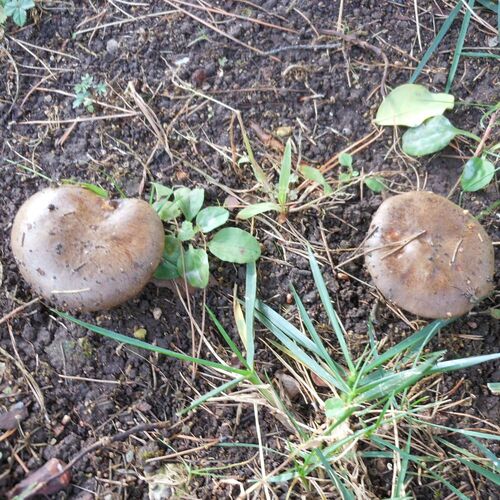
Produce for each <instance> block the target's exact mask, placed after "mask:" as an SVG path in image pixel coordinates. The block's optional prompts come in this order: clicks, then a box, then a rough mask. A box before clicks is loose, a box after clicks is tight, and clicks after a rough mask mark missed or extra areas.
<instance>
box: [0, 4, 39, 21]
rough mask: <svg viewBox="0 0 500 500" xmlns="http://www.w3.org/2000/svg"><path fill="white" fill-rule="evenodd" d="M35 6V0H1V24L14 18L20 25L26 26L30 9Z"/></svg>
mask: <svg viewBox="0 0 500 500" xmlns="http://www.w3.org/2000/svg"><path fill="white" fill-rule="evenodd" d="M34 6H35V2H34V1H33V0H0V24H3V23H5V21H6V20H7V18H9V17H10V18H12V20H13V21H14V23H15V24H17V25H18V26H24V25H25V24H26V20H27V18H28V10H29V9H32V8H33V7H34Z"/></svg>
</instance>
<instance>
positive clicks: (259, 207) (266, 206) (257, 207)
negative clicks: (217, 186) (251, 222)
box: [236, 201, 280, 220]
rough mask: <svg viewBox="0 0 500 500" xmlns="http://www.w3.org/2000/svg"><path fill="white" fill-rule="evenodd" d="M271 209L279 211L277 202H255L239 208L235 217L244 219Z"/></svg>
mask: <svg viewBox="0 0 500 500" xmlns="http://www.w3.org/2000/svg"><path fill="white" fill-rule="evenodd" d="M271 210H274V211H275V212H279V211H280V206H279V205H278V204H277V203H273V202H272V201H266V202H264V203H255V204H254V205H249V206H248V207H245V208H244V209H243V210H240V211H239V212H238V215H237V216H236V218H237V219H242V220H246V219H250V218H252V217H255V216H256V215H260V214H263V213H265V212H270V211H271Z"/></svg>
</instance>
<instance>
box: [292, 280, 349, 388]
mask: <svg viewBox="0 0 500 500" xmlns="http://www.w3.org/2000/svg"><path fill="white" fill-rule="evenodd" d="M290 288H291V290H292V294H293V296H294V298H295V302H296V304H297V308H298V310H299V314H300V317H301V318H302V321H303V322H304V325H305V327H306V329H307V331H308V332H309V334H310V335H311V337H312V339H313V342H314V343H315V344H316V346H317V347H318V350H319V352H320V353H321V354H320V356H321V358H322V359H323V361H324V362H325V363H326V364H327V365H328V366H329V367H330V369H331V370H332V372H333V374H334V375H335V376H337V377H338V379H339V380H343V379H344V378H345V376H346V374H345V371H344V369H343V368H342V367H340V366H338V365H337V364H336V363H335V361H333V359H332V358H331V356H330V355H329V354H328V352H327V350H326V348H325V346H324V344H323V342H322V341H321V338H320V336H319V335H318V333H317V332H316V329H315V328H314V325H313V323H312V321H311V318H310V317H309V314H307V311H306V309H305V307H304V304H303V303H302V301H301V300H300V297H299V295H298V294H297V291H296V290H295V288H294V286H293V285H291V286H290Z"/></svg>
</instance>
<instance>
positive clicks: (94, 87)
mask: <svg viewBox="0 0 500 500" xmlns="http://www.w3.org/2000/svg"><path fill="white" fill-rule="evenodd" d="M74 90H75V94H76V97H75V100H74V101H73V108H74V109H76V108H78V107H80V106H82V105H83V107H84V108H85V109H86V110H87V111H88V112H89V113H93V112H94V111H95V108H94V99H95V97H96V96H104V95H106V91H107V87H106V84H105V83H104V82H94V77H93V76H90V75H89V74H88V73H87V74H86V75H85V76H82V78H81V81H80V83H77V84H76V85H75V87H74Z"/></svg>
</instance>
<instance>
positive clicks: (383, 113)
mask: <svg viewBox="0 0 500 500" xmlns="http://www.w3.org/2000/svg"><path fill="white" fill-rule="evenodd" d="M454 103H455V98H454V97H453V96H452V95H451V94H434V93H432V92H429V91H428V90H427V89H426V88H425V87H423V86H422V85H416V84H413V83H406V84H404V85H400V86H399V87H396V88H395V89H394V90H392V91H391V92H390V94H389V95H388V96H387V97H385V99H384V100H383V101H382V104H381V105H380V107H379V108H378V111H377V116H376V118H375V123H376V124H377V125H389V126H390V125H392V126H396V125H405V126H407V127H417V126H418V125H420V124H421V123H422V122H423V121H424V120H426V119H427V118H431V117H432V116H437V115H442V114H443V113H444V111H445V110H447V109H453V105H454Z"/></svg>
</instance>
